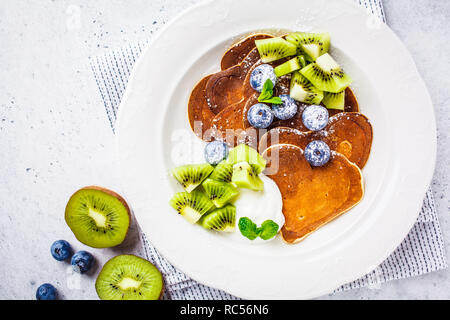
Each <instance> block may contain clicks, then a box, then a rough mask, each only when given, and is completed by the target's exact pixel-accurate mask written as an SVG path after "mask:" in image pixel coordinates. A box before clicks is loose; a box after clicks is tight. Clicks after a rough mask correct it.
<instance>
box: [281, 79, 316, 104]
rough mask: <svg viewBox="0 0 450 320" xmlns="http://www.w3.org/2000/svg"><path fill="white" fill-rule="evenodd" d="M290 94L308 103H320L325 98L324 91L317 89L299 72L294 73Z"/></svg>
mask: <svg viewBox="0 0 450 320" xmlns="http://www.w3.org/2000/svg"><path fill="white" fill-rule="evenodd" d="M289 94H290V96H291V98H293V99H295V100H297V101H300V102H304V103H308V104H318V103H320V102H321V101H322V99H323V91H322V90H319V89H317V88H316V87H315V86H314V85H313V84H312V83H311V82H310V81H309V80H308V79H306V78H305V77H304V76H302V75H301V74H300V73H299V72H294V73H293V74H292V78H291V84H290V93H289Z"/></svg>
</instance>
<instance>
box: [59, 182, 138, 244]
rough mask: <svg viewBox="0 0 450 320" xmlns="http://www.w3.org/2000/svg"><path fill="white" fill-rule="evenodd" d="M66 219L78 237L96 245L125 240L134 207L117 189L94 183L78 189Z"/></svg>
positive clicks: (69, 204)
mask: <svg viewBox="0 0 450 320" xmlns="http://www.w3.org/2000/svg"><path fill="white" fill-rule="evenodd" d="M65 220H66V223H67V225H68V226H69V228H70V229H71V230H72V232H73V233H74V235H75V237H76V238H77V239H78V240H79V241H80V242H82V243H84V244H85V245H87V246H90V247H93V248H108V247H114V246H117V245H119V244H121V243H122V242H123V240H124V239H125V237H126V235H127V232H128V227H129V226H130V208H129V207H128V205H127V203H126V202H125V200H124V199H123V198H122V197H121V196H120V195H118V194H117V193H115V192H114V191H111V190H108V189H104V188H101V187H96V186H90V187H85V188H83V189H80V190H78V191H77V192H75V193H74V194H73V195H72V196H71V197H70V199H69V202H68V203H67V206H66V210H65Z"/></svg>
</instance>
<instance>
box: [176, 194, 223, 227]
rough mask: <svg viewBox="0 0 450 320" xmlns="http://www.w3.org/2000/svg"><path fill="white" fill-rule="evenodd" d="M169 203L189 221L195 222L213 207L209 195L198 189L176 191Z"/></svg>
mask: <svg viewBox="0 0 450 320" xmlns="http://www.w3.org/2000/svg"><path fill="white" fill-rule="evenodd" d="M169 203H170V205H171V206H172V208H174V209H175V210H176V211H177V212H178V213H179V214H181V215H182V216H183V217H184V218H185V219H186V220H187V221H188V222H189V223H191V224H194V223H196V222H197V221H198V220H199V219H200V218H201V216H202V215H204V214H205V213H207V212H208V211H209V210H211V209H212V208H214V203H213V202H212V201H211V200H209V197H208V196H207V195H206V194H205V193H203V192H201V191H198V190H194V191H192V192H191V193H189V192H178V193H176V194H175V195H174V196H173V198H172V199H171V200H170V202H169Z"/></svg>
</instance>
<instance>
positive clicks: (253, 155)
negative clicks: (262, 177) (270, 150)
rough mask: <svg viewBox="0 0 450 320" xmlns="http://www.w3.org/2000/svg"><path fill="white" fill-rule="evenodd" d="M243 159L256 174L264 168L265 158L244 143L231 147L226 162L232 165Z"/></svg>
mask: <svg viewBox="0 0 450 320" xmlns="http://www.w3.org/2000/svg"><path fill="white" fill-rule="evenodd" d="M243 161H245V162H248V163H249V164H250V166H252V167H253V169H254V171H255V172H256V174H260V173H261V172H262V171H263V170H264V169H265V168H266V160H265V159H264V158H263V157H262V156H261V155H260V154H259V153H258V151H256V150H255V149H253V148H251V147H249V146H248V145H246V144H240V145H238V146H236V147H235V148H233V149H231V151H230V153H229V154H228V159H227V162H228V163H231V164H233V165H234V164H236V163H239V162H243Z"/></svg>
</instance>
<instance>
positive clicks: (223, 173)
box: [209, 160, 233, 182]
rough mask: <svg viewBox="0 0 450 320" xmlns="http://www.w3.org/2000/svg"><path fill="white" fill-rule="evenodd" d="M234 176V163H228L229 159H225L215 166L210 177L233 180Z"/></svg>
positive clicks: (224, 180)
mask: <svg viewBox="0 0 450 320" xmlns="http://www.w3.org/2000/svg"><path fill="white" fill-rule="evenodd" d="M232 176H233V165H232V164H230V163H228V162H227V160H223V161H222V162H220V163H219V164H218V165H217V166H216V167H215V168H214V171H213V172H212V173H211V175H210V176H209V178H210V179H213V180H217V181H223V182H231V177H232Z"/></svg>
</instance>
